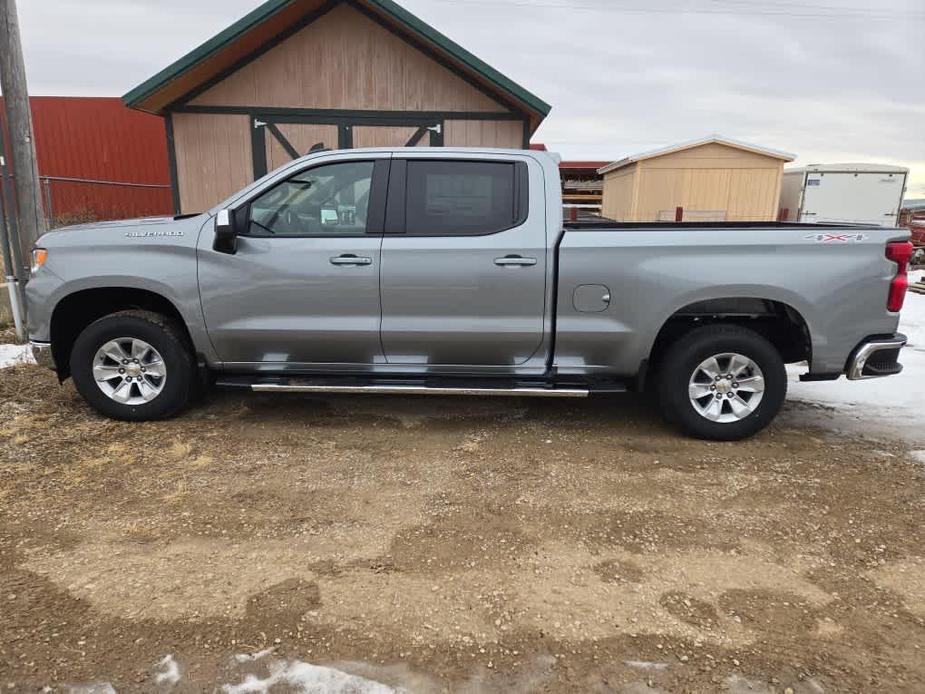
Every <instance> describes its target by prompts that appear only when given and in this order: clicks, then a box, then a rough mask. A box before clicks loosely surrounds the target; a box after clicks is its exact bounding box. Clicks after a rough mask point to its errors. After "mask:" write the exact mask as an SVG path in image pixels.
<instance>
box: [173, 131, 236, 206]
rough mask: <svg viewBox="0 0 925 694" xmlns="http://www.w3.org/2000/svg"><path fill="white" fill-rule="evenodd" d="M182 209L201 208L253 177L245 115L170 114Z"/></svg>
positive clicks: (220, 198)
mask: <svg viewBox="0 0 925 694" xmlns="http://www.w3.org/2000/svg"><path fill="white" fill-rule="evenodd" d="M173 137H174V144H175V147H176V153H177V185H178V187H179V192H180V211H181V212H182V213H189V212H202V211H204V210H207V209H209V208H210V207H212V206H214V205H215V204H217V203H218V202H221V201H222V200H224V199H225V198H226V197H228V196H229V195H231V194H232V193H234V192H235V191H237V190H240V189H241V188H243V187H244V186H246V185H247V184H248V183H250V182H251V180H253V159H252V157H251V139H250V121H249V119H248V117H247V116H230V115H212V114H208V115H204V114H192V113H175V114H173Z"/></svg>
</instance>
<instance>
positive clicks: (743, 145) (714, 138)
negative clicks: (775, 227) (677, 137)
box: [598, 134, 796, 174]
mask: <svg viewBox="0 0 925 694" xmlns="http://www.w3.org/2000/svg"><path fill="white" fill-rule="evenodd" d="M709 144H719V145H726V146H728V147H734V148H736V149H742V150H745V151H746V152H754V153H755V154H763V155H765V156H767V157H773V158H774V159H782V160H784V161H793V160H794V159H796V155H795V154H790V153H789V152H783V151H781V150H779V149H771V148H769V147H762V146H761V145H753V144H751V143H749V142H743V141H742V140H736V139H734V138H731V137H726V136H725V135H717V134H714V135H707V136H706V137H701V138H698V139H696V140H688V141H687V142H680V143H678V144H676V145H670V146H668V147H660V148H659V149H652V150H649V151H648V152H642V153H640V154H634V155H632V156H629V157H625V158H623V159H620V160H619V161H615V162H613V163H611V164H608V165H607V166H604V167H602V168H600V169H599V170H598V173H600V174H605V173H607V172H608V171H614V170H616V169H622V168H623V167H624V166H629V165H630V164H635V163H636V162H637V161H643V160H644V159H653V158H655V157H662V156H665V155H666V154H674V153H675V152H681V151H683V150H685V149H693V148H694V147H701V146H702V145H709Z"/></svg>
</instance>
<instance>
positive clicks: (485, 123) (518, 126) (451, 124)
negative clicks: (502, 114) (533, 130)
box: [443, 120, 524, 149]
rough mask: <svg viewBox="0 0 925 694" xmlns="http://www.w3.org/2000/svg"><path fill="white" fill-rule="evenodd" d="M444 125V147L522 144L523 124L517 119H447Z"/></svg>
mask: <svg viewBox="0 0 925 694" xmlns="http://www.w3.org/2000/svg"><path fill="white" fill-rule="evenodd" d="M444 127H445V130H444V135H443V144H444V146H446V147H512V148H515V149H520V148H522V147H523V146H524V124H523V122H522V121H519V120H516V121H509V120H448V121H446V123H445V124H444Z"/></svg>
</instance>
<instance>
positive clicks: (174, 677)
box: [154, 655, 180, 685]
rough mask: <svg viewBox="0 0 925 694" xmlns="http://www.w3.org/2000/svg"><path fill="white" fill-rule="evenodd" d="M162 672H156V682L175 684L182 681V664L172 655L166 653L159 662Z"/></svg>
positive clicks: (158, 665)
mask: <svg viewBox="0 0 925 694" xmlns="http://www.w3.org/2000/svg"><path fill="white" fill-rule="evenodd" d="M157 667H158V668H160V670H161V671H160V672H158V673H157V674H155V676H154V682H155V684H166V685H174V684H176V683H177V682H179V681H180V665H179V664H178V663H177V661H176V660H174V659H173V656H172V655H165V656H164V657H163V658H161V660H160V661H158V663H157Z"/></svg>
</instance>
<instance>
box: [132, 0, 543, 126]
mask: <svg viewBox="0 0 925 694" xmlns="http://www.w3.org/2000/svg"><path fill="white" fill-rule="evenodd" d="M292 1H293V0H267V2H265V3H263V4H262V5H261V6H260V7H258V8H257V9H255V10H254V11H253V12H249V13H248V14H246V15H245V16H244V17H242V18H241V19H239V20H238V21H237V22H235V23H234V24H232V25H231V26H229V27H228V28H227V29H225V30H223V31H221V32H219V33H218V34H216V35H215V36H213V37H212V38H211V39H209V40H208V41H206V42H205V43H203V44H202V45H201V46H199V47H198V48H195V49H194V50H192V51H190V52H189V53H187V54H186V55H185V56H183V57H182V58H180V59H179V60H177V61H176V62H174V63H173V64H171V65H168V66H167V67H166V68H164V69H163V70H161V71H160V72H158V73H157V74H156V75H154V76H153V77H151V78H150V79H147V80H145V81H144V82H142V83H141V84H139V85H138V86H137V87H135V88H134V89H132V90H131V91H129V92H128V93H126V94H125V95H124V96H123V97H122V100H123V101H124V102H125V104H126V105H127V106H130V107H131V106H135V105H137V104H138V103H139V102H140V101H142V100H143V99H146V98H147V97H149V96H150V95H151V94H153V93H154V92H156V91H157V90H158V89H160V88H161V87H163V86H164V85H166V84H168V83H169V82H170V81H172V80H174V79H176V78H177V77H179V76H180V75H182V74H183V73H184V72H186V71H187V70H189V69H190V68H192V67H194V66H195V65H196V64H197V63H199V62H201V61H203V60H205V59H206V58H208V57H209V56H211V55H213V54H214V53H215V52H216V51H219V50H221V49H222V48H224V47H225V46H227V45H228V44H230V43H232V42H234V41H235V40H236V39H237V38H238V37H240V36H241V35H243V34H245V33H246V32H248V31H250V30H251V29H252V28H254V27H255V26H257V25H258V24H260V23H261V22H263V21H264V20H266V19H268V18H269V17H272V16H273V15H274V14H275V13H276V12H278V11H279V10H281V9H283V8H284V7H286V6H287V5H289V4H290V3H291V2H292ZM362 2H364V3H365V4H367V5H370V6H373V7H375V8H377V9H379V10H380V11H382V12H384V13H385V14H387V15H388V16H390V17H392V18H393V19H395V20H396V21H397V22H398V23H399V24H401V25H403V26H404V27H406V28H407V29H408V30H410V31H411V32H412V33H414V34H417V35H418V36H420V37H422V38H424V39H425V40H427V41H429V42H431V43H433V44H434V45H436V46H437V47H439V48H441V49H442V50H444V51H446V53H448V54H449V55H451V56H452V57H453V58H455V59H457V60H458V61H459V62H461V63H463V64H464V65H466V66H467V67H469V68H470V69H471V70H473V71H475V72H476V73H477V74H479V75H480V76H481V77H482V78H484V79H485V80H486V81H488V82H490V83H491V84H493V85H495V86H496V87H498V88H499V89H501V90H502V91H503V92H505V93H507V94H508V95H510V96H512V97H514V98H515V99H517V100H519V101H520V102H522V103H524V104H526V105H527V106H529V107H530V108H531V109H533V110H534V111H536V112H537V113H539V114H540V115H542V116H546V115H547V114H548V113H549V111H550V109H551V108H552V107H551V106H550V105H549V104H547V103H546V102H545V101H543V100H542V99H540V98H539V97H538V96H536V95H535V94H532V93H531V92H529V91H527V90H526V89H524V88H523V87H521V86H520V85H519V84H517V83H516V82H514V81H513V80H511V79H510V78H508V77H506V76H504V75H502V74H501V73H500V72H498V71H497V70H495V69H494V68H493V67H491V66H490V65H488V64H487V63H486V62H484V61H483V60H481V59H479V58H477V57H476V56H474V55H473V54H472V53H470V52H469V51H467V50H466V49H465V48H463V47H462V46H460V45H459V44H458V43H456V42H455V41H453V40H452V39H450V38H449V37H447V36H445V35H443V34H442V33H440V32H439V31H437V30H436V29H434V28H433V27H432V26H430V25H429V24H427V23H426V22H424V21H422V20H420V19H419V18H418V17H415V16H414V15H413V14H411V13H410V12H408V10H406V9H405V8H403V7H401V6H400V5H399V4H398V3H396V2H393V1H392V0H362Z"/></svg>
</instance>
